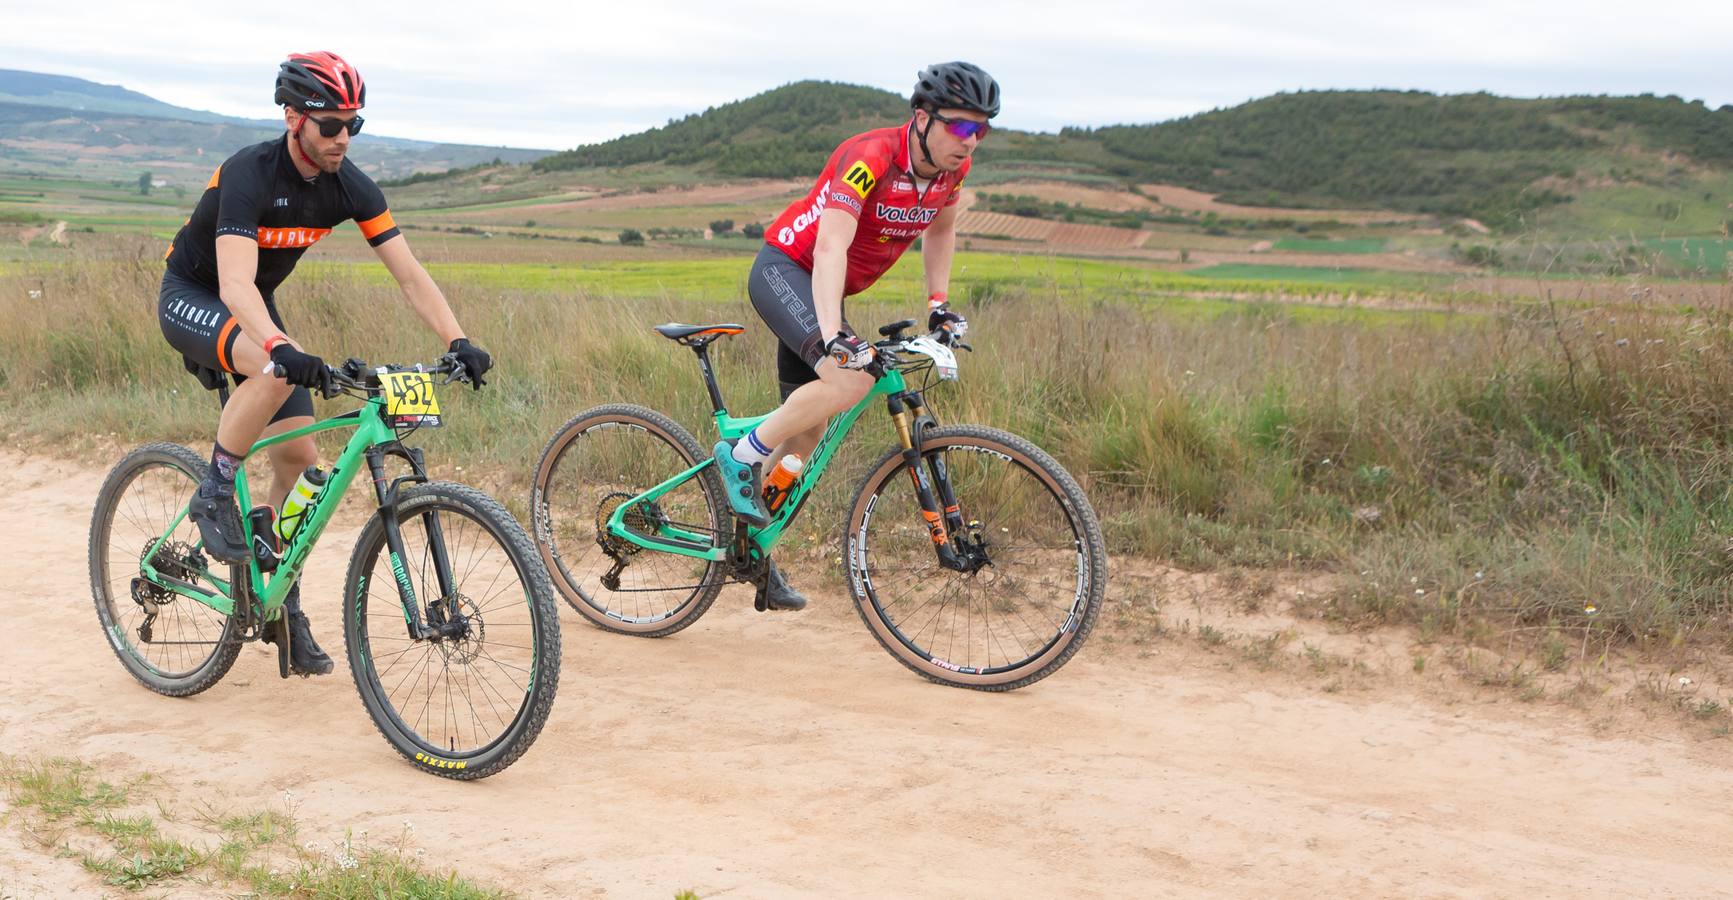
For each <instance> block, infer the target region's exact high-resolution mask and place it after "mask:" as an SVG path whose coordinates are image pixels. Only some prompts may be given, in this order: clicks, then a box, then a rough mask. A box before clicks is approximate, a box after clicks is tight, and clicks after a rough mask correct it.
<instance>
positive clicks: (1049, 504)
mask: <svg viewBox="0 0 1733 900" xmlns="http://www.w3.org/2000/svg"><path fill="white" fill-rule="evenodd" d="M913 327H914V322H913V321H912V320H905V321H902V322H897V323H894V324H891V325H887V326H885V327H883V328H880V329H879V334H880V335H881V336H882V337H883V338H884V340H881V341H879V342H877V343H876V344H875V345H874V346H876V347H877V348H878V350H879V360H878V361H876V362H875V363H874V368H873V369H872V370H870V371H871V372H872V374H874V375H875V376H876V378H877V381H876V383H875V385H874V387H873V390H872V391H871V392H870V393H869V394H868V395H867V396H866V397H865V398H864V399H862V400H861V402H860V403H859V404H857V405H856V406H855V407H854V408H852V409H850V410H848V411H847V412H844V413H842V414H840V415H838V416H836V417H834V418H832V420H831V422H830V424H829V426H828V427H827V429H826V431H825V433H824V437H823V439H822V440H821V441H820V442H819V444H818V446H817V447H816V448H815V449H814V451H813V454H812V458H811V459H809V460H807V461H806V464H805V466H804V467H803V468H802V470H801V472H800V475H799V476H798V478H797V479H796V480H795V481H794V483H793V484H792V485H791V486H790V488H789V489H788V493H787V494H786V498H785V499H783V500H782V501H781V503H780V505H778V506H777V507H776V509H775V511H774V512H773V515H772V518H771V521H770V522H769V524H767V525H766V526H765V527H763V528H753V527H750V526H748V525H746V524H745V523H744V522H741V521H739V520H737V519H736V518H735V517H734V516H733V515H732V513H731V512H730V511H729V507H728V504H727V501H726V498H725V497H724V495H723V493H722V491H723V487H722V481H721V478H720V476H719V475H718V473H717V471H716V467H715V462H714V460H713V459H712V458H711V454H710V452H709V451H708V450H706V449H704V448H703V446H702V445H700V444H699V443H698V441H697V440H696V439H694V438H693V437H692V435H691V434H690V433H689V432H687V431H686V429H684V428H682V427H681V426H680V425H679V424H678V423H676V422H674V421H673V420H672V419H670V418H668V417H667V416H664V415H662V414H661V413H658V412H656V411H654V410H650V409H646V408H644V407H642V406H634V405H628V404H613V405H607V406H599V407H596V408H594V409H590V410H586V411H585V412H583V413H580V414H579V415H577V416H575V417H573V418H572V419H571V421H569V422H567V423H565V424H564V425H563V426H561V427H560V429H559V431H558V432H556V433H555V434H554V436H553V439H552V440H551V441H549V442H548V445H547V449H546V450H544V451H543V453H542V458H541V462H540V463H539V464H538V465H537V467H536V475H535V484H534V486H533V488H532V493H531V497H530V508H531V511H532V515H533V517H534V531H535V536H536V542H537V544H538V546H539V547H540V549H541V553H542V559H543V560H544V561H545V562H546V563H547V567H548V570H549V572H550V573H551V574H552V576H553V579H554V584H555V586H556V587H558V588H559V590H560V593H561V594H562V595H564V597H565V598H566V600H567V602H569V603H570V604H571V605H572V607H573V608H575V609H576V610H577V611H578V612H580V613H582V614H583V615H584V616H585V617H586V618H587V619H588V620H589V621H591V622H592V623H594V624H596V625H598V626H600V627H602V628H605V629H607V630H609V631H616V632H620V633H623V634H632V635H639V636H644V637H661V636H664V635H668V634H673V633H674V632H676V631H679V630H681V629H683V628H685V627H687V626H689V625H691V624H692V623H693V622H695V621H697V620H698V618H699V617H700V616H702V615H703V614H704V613H705V611H706V610H708V609H709V608H710V605H711V604H712V603H713V602H714V601H715V599H716V595H717V593H718V591H720V590H721V588H722V586H723V585H724V584H727V583H729V582H736V581H743V582H750V583H754V584H757V585H759V586H760V590H759V600H758V608H759V609H760V610H762V609H764V591H763V587H762V586H763V584H764V578H765V573H766V569H767V567H768V561H769V558H770V554H771V551H772V550H774V549H775V547H776V545H777V542H778V541H779V540H780V539H781V538H782V537H783V535H784V534H785V533H786V531H787V529H788V527H789V523H790V522H791V521H792V520H793V519H794V517H795V516H796V515H797V514H798V513H799V512H800V509H801V506H802V505H803V504H804V503H805V502H806V500H807V498H808V497H809V496H811V494H812V491H813V490H815V489H816V488H817V486H818V483H819V481H820V479H821V478H822V477H823V475H824V471H825V467H826V466H827V465H828V464H829V463H830V461H831V457H832V455H833V454H834V453H835V452H836V450H837V448H838V447H839V446H840V445H841V444H842V441H843V439H844V438H845V437H846V436H847V435H848V432H849V430H850V429H851V428H852V427H853V426H854V423H855V422H856V421H857V420H859V418H860V417H861V415H862V414H863V413H864V412H865V411H866V409H867V407H868V406H870V405H872V404H874V403H875V402H879V398H882V402H883V403H884V404H885V406H886V408H887V410H888V411H889V413H890V416H891V420H892V422H893V423H894V424H895V426H896V432H897V436H898V438H899V444H898V446H894V447H892V448H891V449H890V450H889V451H888V452H886V453H885V454H884V456H883V457H881V458H880V459H879V461H878V462H877V463H876V464H874V465H873V467H872V469H871V471H870V472H868V474H867V476H866V477H865V478H864V479H863V480H862V481H861V482H860V486H859V487H858V488H856V490H855V495H854V501H853V503H852V504H851V505H850V510H849V514H848V521H847V525H846V531H845V534H846V538H845V545H846V546H845V552H844V559H845V560H846V561H847V567H848V585H849V592H850V594H851V595H852V596H853V598H854V602H855V609H856V610H857V611H858V612H859V613H860V617H861V619H862V620H863V621H864V622H865V623H866V624H867V627H868V628H869V629H870V630H871V631H872V633H873V636H874V637H876V638H877V639H878V641H879V643H880V644H881V645H883V646H884V648H885V649H886V650H888V651H889V652H890V654H891V655H892V656H894V657H896V658H897V660H899V661H900V662H902V663H903V664H904V665H906V666H908V667H909V668H910V669H913V670H914V671H915V672H918V673H920V674H921V675H923V676H925V677H927V678H929V679H931V680H933V681H937V682H940V683H943V684H948V685H954V686H957V687H966V688H974V689H978V690H988V691H1005V690H1011V689H1013V688H1019V687H1022V686H1024V685H1027V684H1031V683H1033V682H1035V681H1039V680H1040V679H1042V678H1045V677H1046V676H1048V675H1051V674H1052V673H1053V672H1054V671H1056V670H1057V669H1058V668H1059V667H1060V666H1062V665H1064V664H1065V662H1066V661H1067V660H1069V659H1070V658H1071V657H1072V655H1074V654H1075V653H1076V652H1077V651H1078V649H1079V648H1081V647H1082V646H1083V642H1084V639H1085V638H1087V637H1088V635H1089V632H1090V629H1091V628H1093V627H1094V624H1095V618H1096V614H1097V613H1098V612H1099V610H1100V606H1101V597H1102V594H1103V592H1104V591H1105V589H1106V582H1107V550H1106V547H1105V545H1104V543H1103V541H1102V537H1101V526H1100V523H1099V522H1098V521H1097V520H1096V517H1095V512H1094V510H1093V509H1092V508H1091V507H1090V505H1089V500H1088V498H1087V497H1085V496H1084V494H1083V491H1082V490H1081V489H1080V488H1079V487H1078V485H1077V482H1076V481H1075V480H1074V479H1073V478H1072V477H1071V475H1070V474H1068V473H1067V472H1066V471H1065V469H1064V468H1063V467H1061V466H1060V465H1059V463H1058V462H1056V461H1054V459H1053V458H1052V457H1051V456H1049V455H1047V454H1046V453H1045V452H1043V451H1042V450H1040V449H1039V448H1037V447H1036V446H1034V445H1033V444H1031V443H1029V442H1028V441H1026V440H1024V439H1022V438H1020V437H1017V436H1016V435H1012V434H1009V433H1007V432H1004V431H1000V430H997V429H993V428H984V427H980V426H976V425H953V426H943V425H940V424H938V422H937V421H936V419H935V418H934V415H933V413H932V411H931V410H930V408H929V407H928V405H927V402H926V400H925V398H924V397H923V393H924V392H925V390H926V389H927V388H928V387H930V386H931V385H932V383H933V381H934V380H935V378H936V379H937V380H939V381H945V380H950V379H954V378H956V377H957V357H956V353H955V350H954V348H953V347H952V346H951V345H949V344H948V343H947V342H946V341H945V340H944V336H943V335H937V334H933V335H921V336H916V337H905V336H904V332H905V331H907V330H909V329H911V328H913ZM743 330H744V329H743V328H742V327H741V326H739V325H679V324H669V325H660V326H657V327H656V331H657V332H658V333H659V334H661V335H662V336H664V337H666V338H669V339H671V340H673V341H676V342H677V343H679V344H681V345H683V346H686V347H688V348H690V349H691V350H692V351H693V352H694V353H695V354H696V355H697V358H698V367H699V370H700V372H701V373H702V374H703V377H704V384H705V387H706V388H707V389H708V390H709V392H710V402H711V406H712V407H713V409H714V410H715V413H714V414H715V419H716V426H717V429H718V431H719V432H720V433H721V434H722V436H723V437H725V438H729V439H738V438H740V437H741V436H743V435H745V434H746V432H748V431H750V430H751V429H752V427H753V426H755V425H757V424H758V423H759V422H760V421H762V420H763V419H764V416H758V417H754V418H735V417H733V416H731V415H729V414H728V410H727V408H726V406H725V405H724V404H723V401H722V394H721V391H720V389H719V388H718V387H717V384H716V378H715V374H714V372H713V371H712V368H711V364H710V358H709V355H708V347H709V345H710V344H711V343H712V342H713V341H715V340H717V339H719V338H721V337H724V336H726V335H731V334H739V333H740V332H741V331H743ZM956 346H957V347H962V348H964V349H966V345H961V344H958V345H956ZM911 378H916V379H918V380H919V385H920V386H919V388H918V389H917V388H911V387H910V379H911Z"/></svg>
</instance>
